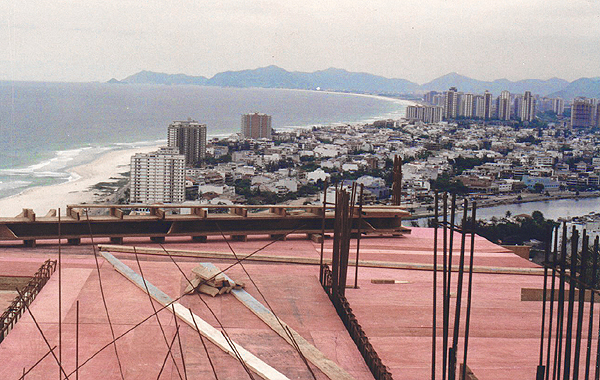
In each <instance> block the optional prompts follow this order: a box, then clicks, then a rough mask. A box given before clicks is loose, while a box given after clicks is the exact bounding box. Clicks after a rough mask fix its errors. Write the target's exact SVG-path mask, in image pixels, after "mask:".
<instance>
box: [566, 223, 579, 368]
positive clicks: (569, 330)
mask: <svg viewBox="0 0 600 380" xmlns="http://www.w3.org/2000/svg"><path fill="white" fill-rule="evenodd" d="M578 242H579V232H578V231H577V229H576V228H575V226H573V232H572V233H571V263H570V269H571V272H570V273H571V277H572V278H576V270H577V243H578ZM574 312H575V283H574V281H569V303H568V309H567V325H566V330H565V359H564V360H565V362H564V363H565V365H564V371H563V379H565V380H568V379H569V378H570V376H571V344H572V338H573V313H574Z"/></svg>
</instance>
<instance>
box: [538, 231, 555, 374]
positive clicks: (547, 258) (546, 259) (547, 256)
mask: <svg viewBox="0 0 600 380" xmlns="http://www.w3.org/2000/svg"><path fill="white" fill-rule="evenodd" d="M548 235H549V236H548V238H547V239H546V249H545V251H544V287H543V292H544V293H543V295H542V331H541V334H540V360H539V363H538V375H537V380H542V379H543V376H542V378H540V371H541V373H542V375H543V373H544V372H545V370H544V368H543V360H544V327H545V324H546V292H547V290H548V265H549V261H550V246H551V245H552V230H551V227H549V228H548Z"/></svg>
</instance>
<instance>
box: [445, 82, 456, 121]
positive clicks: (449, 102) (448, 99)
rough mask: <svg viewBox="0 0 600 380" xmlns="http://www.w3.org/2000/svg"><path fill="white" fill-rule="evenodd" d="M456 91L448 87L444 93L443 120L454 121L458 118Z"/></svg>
mask: <svg viewBox="0 0 600 380" xmlns="http://www.w3.org/2000/svg"><path fill="white" fill-rule="evenodd" d="M458 102H459V98H458V90H457V89H456V87H450V89H449V90H448V91H445V92H444V118H445V119H456V117H457V116H458Z"/></svg>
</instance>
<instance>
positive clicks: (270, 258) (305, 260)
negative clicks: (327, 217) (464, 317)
mask: <svg viewBox="0 0 600 380" xmlns="http://www.w3.org/2000/svg"><path fill="white" fill-rule="evenodd" d="M98 247H99V249H100V250H101V251H111V252H120V253H134V248H133V247H130V246H125V245H111V244H98ZM135 251H136V252H137V253H138V254H144V255H156V256H167V254H166V253H165V251H164V250H163V249H161V248H150V247H135ZM168 252H169V254H171V255H173V256H178V257H193V258H209V259H220V260H236V258H235V256H234V255H233V254H232V253H230V252H207V251H191V250H183V249H169V250H168ZM238 257H239V258H240V259H245V260H247V261H259V262H268V263H286V264H301V265H319V258H318V257H294V256H281V255H265V254H254V255H252V256H250V257H248V258H245V257H246V256H245V255H240V254H238ZM323 264H331V260H330V259H326V258H325V259H324V261H323ZM348 264H349V265H356V262H355V260H352V259H350V260H349V261H348ZM358 266H360V267H365V268H386V269H406V270H426V271H432V270H433V264H417V263H402V262H394V261H376V260H359V261H358ZM465 268H466V270H468V265H467V266H465ZM441 269H442V266H441V265H438V270H441ZM452 269H453V270H454V269H456V270H458V266H453V267H452ZM473 272H475V273H488V274H516V275H535V276H540V275H541V276H543V275H544V269H543V268H541V267H536V268H516V267H514V268H513V267H490V266H474V267H473Z"/></svg>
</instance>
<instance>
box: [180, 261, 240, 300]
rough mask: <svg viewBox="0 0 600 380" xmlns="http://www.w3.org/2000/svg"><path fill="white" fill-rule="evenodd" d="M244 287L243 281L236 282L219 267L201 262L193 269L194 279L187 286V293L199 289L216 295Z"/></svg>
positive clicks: (213, 295) (201, 291)
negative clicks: (208, 265)
mask: <svg viewBox="0 0 600 380" xmlns="http://www.w3.org/2000/svg"><path fill="white" fill-rule="evenodd" d="M243 287H244V284H243V283H241V282H237V283H236V282H235V281H233V280H232V279H230V278H229V277H227V276H226V275H225V274H224V273H222V272H221V270H220V269H219V268H217V267H215V266H212V267H207V266H205V265H202V264H200V265H198V266H197V267H195V268H194V269H192V279H191V280H190V283H188V285H187V287H186V288H185V293H186V294H188V293H193V292H194V291H197V292H200V293H204V294H208V295H210V296H212V297H215V296H217V295H219V294H225V293H229V292H231V289H242V288H243Z"/></svg>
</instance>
